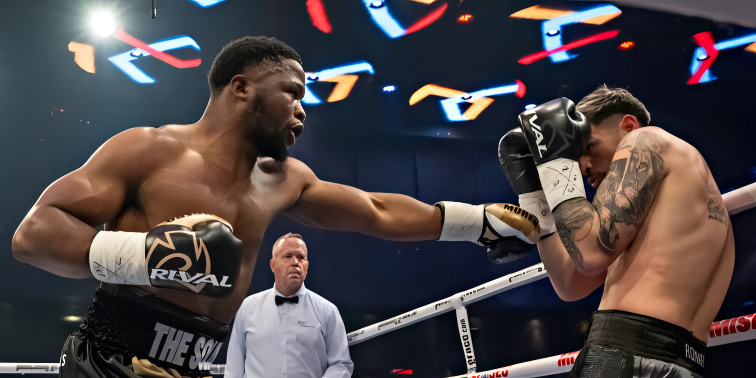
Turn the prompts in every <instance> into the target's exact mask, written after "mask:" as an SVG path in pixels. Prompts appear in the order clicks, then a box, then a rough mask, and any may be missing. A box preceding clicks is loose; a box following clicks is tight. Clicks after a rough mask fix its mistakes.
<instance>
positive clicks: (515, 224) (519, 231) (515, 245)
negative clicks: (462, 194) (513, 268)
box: [436, 201, 540, 264]
mask: <svg viewBox="0 0 756 378" xmlns="http://www.w3.org/2000/svg"><path fill="white" fill-rule="evenodd" d="M436 206H438V207H439V208H440V209H441V214H442V218H443V224H442V228H441V237H440V238H439V239H438V240H442V241H443V240H447V241H470V242H473V243H476V244H478V245H482V246H485V247H487V249H486V252H487V255H488V258H489V259H491V260H492V261H493V262H495V263H497V264H501V263H506V262H510V261H514V260H517V259H519V258H521V257H523V256H524V255H525V254H527V253H528V252H530V251H531V250H533V244H535V243H536V242H537V241H538V239H539V235H540V233H539V230H540V229H539V226H538V218H536V217H535V216H533V215H531V214H529V213H528V212H527V211H525V210H523V209H521V208H519V207H517V206H515V205H510V204H508V203H495V204H490V205H469V204H466V203H461V202H449V201H443V202H438V203H436Z"/></svg>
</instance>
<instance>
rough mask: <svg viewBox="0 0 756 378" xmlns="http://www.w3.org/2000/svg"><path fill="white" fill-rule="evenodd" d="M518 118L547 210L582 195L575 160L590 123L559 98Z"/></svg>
mask: <svg viewBox="0 0 756 378" xmlns="http://www.w3.org/2000/svg"><path fill="white" fill-rule="evenodd" d="M518 118H519V120H520V124H521V127H522V132H523V134H524V135H525V139H526V140H527V142H528V147H529V148H530V152H531V153H532V155H533V160H534V161H535V163H536V168H538V174H539V176H540V178H541V185H542V186H543V190H544V191H545V194H546V199H547V200H548V202H549V206H550V207H551V210H554V208H555V207H557V205H559V204H560V203H562V202H564V201H566V200H569V199H572V198H577V197H583V198H585V187H584V186H583V178H582V177H581V173H580V165H579V163H578V160H579V159H580V156H581V155H582V154H583V152H585V149H586V147H587V146H588V140H589V139H590V137H591V126H590V124H589V123H588V120H587V119H586V118H585V116H584V115H583V114H582V113H580V112H579V111H577V110H576V109H575V104H574V103H573V102H572V101H570V100H568V99H566V98H564V97H562V98H559V99H556V100H552V101H549V102H547V103H545V104H542V105H540V106H537V107H535V108H533V109H530V110H526V111H524V112H522V113H520V115H519V116H518Z"/></svg>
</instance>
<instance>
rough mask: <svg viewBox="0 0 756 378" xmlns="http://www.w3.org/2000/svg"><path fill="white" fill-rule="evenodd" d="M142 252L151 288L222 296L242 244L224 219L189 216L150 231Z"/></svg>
mask: <svg viewBox="0 0 756 378" xmlns="http://www.w3.org/2000/svg"><path fill="white" fill-rule="evenodd" d="M145 250H146V256H145V259H146V261H147V269H148V271H149V277H150V284H151V285H152V286H156V287H169V288H174V289H183V290H187V289H188V290H191V291H194V292H195V293H200V294H203V295H209V296H223V295H226V294H228V293H230V292H231V290H232V287H233V285H234V284H235V283H236V277H237V276H238V274H239V265H240V264H241V254H242V243H241V241H239V239H237V238H236V237H234V234H233V230H232V228H231V225H229V224H228V222H226V221H225V220H223V219H221V218H218V217H216V216H212V215H206V214H193V215H189V216H185V217H181V218H178V219H175V220H173V221H170V222H165V223H161V224H160V225H158V226H156V227H155V228H153V229H152V230H151V231H150V232H148V233H147V237H146V238H145Z"/></svg>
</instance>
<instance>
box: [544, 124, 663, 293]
mask: <svg viewBox="0 0 756 378" xmlns="http://www.w3.org/2000/svg"><path fill="white" fill-rule="evenodd" d="M665 150H666V142H664V141H663V140H662V138H661V137H659V136H657V135H656V134H655V132H653V131H652V130H650V129H639V130H636V131H634V132H632V133H630V134H628V135H627V136H625V138H623V140H622V141H621V142H620V145H619V147H618V148H617V151H616V152H615V154H614V158H613V160H612V163H611V166H610V169H609V173H608V174H607V176H606V177H605V178H604V180H603V182H602V183H601V185H600V186H599V188H598V190H597V191H596V195H595V197H594V199H593V204H591V203H590V202H588V200H586V199H585V198H574V199H571V200H568V201H565V202H563V203H561V204H560V205H559V206H557V207H556V209H554V218H555V220H556V225H557V232H558V235H559V237H558V238H559V239H557V237H556V236H552V237H550V238H548V239H546V240H544V241H542V242H540V243H539V245H538V247H539V251H540V252H541V257H542V259H543V260H544V264H546V265H547V269H548V268H549V264H548V263H547V261H549V262H550V263H551V264H552V265H554V266H555V267H556V269H552V270H550V271H549V275H551V274H552V271H555V272H554V273H556V276H555V277H554V278H552V284H553V285H554V287H555V289H557V292H558V293H559V292H560V288H561V289H562V291H563V292H564V293H572V292H578V294H576V295H575V296H577V297H580V298H582V297H583V296H585V295H587V294H589V293H590V292H591V291H593V290H594V289H595V288H596V287H598V286H599V285H601V283H603V280H604V278H605V277H606V270H607V268H608V267H609V265H611V263H612V262H614V260H615V259H616V258H617V256H619V255H620V254H621V253H622V252H624V251H625V249H626V248H627V247H628V246H629V245H630V243H631V242H632V241H633V239H634V238H635V235H636V234H637V232H638V230H639V229H640V227H641V225H642V224H643V221H644V219H645V217H646V214H647V213H648V210H649V208H650V207H651V204H652V203H653V201H654V198H655V197H656V193H657V191H658V190H659V186H660V185H661V182H662V179H663V178H664V176H665V168H664V160H663V158H662V154H663V152H664V151H665ZM559 240H561V243H559V242H558V241H559ZM568 257H569V258H568ZM591 277H593V279H591ZM565 295H566V296H569V297H572V296H573V295H572V294H565ZM560 296H562V294H561V293H560ZM563 299H564V298H563Z"/></svg>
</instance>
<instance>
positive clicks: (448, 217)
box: [438, 201, 485, 243]
mask: <svg viewBox="0 0 756 378" xmlns="http://www.w3.org/2000/svg"><path fill="white" fill-rule="evenodd" d="M443 206H444V207H443V209H444V224H443V225H442V228H441V237H440V238H438V240H442V241H470V242H473V243H477V242H478V239H480V237H481V236H482V234H483V231H484V229H483V211H484V210H485V208H484V205H477V206H474V205H470V204H466V203H461V202H448V201H443Z"/></svg>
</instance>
